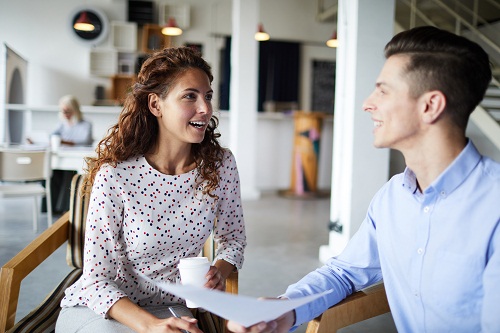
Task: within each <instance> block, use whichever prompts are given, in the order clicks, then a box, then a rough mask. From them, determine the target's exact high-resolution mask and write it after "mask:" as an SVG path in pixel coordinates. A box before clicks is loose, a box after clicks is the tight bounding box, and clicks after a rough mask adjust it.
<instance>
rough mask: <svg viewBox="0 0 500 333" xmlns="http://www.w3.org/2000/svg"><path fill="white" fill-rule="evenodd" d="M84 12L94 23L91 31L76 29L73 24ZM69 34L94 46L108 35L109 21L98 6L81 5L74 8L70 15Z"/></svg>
mask: <svg viewBox="0 0 500 333" xmlns="http://www.w3.org/2000/svg"><path fill="white" fill-rule="evenodd" d="M84 12H85V15H86V17H87V19H88V20H89V21H90V23H92V25H94V30H92V31H82V30H77V29H75V28H74V27H73V26H74V25H75V23H76V21H78V19H79V18H80V16H81V15H82V13H84ZM69 23H70V29H71V34H72V35H73V36H74V37H75V38H76V39H77V40H78V41H79V42H81V43H84V44H87V45H91V46H95V45H98V44H100V43H102V42H103V41H104V39H105V38H106V37H107V35H108V31H109V22H108V18H107V17H106V14H104V12H103V11H101V10H100V9H98V8H95V7H91V6H83V7H78V8H76V9H75V10H74V11H73V12H72V13H71V15H70V22H69Z"/></svg>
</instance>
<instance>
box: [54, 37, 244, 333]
mask: <svg viewBox="0 0 500 333" xmlns="http://www.w3.org/2000/svg"><path fill="white" fill-rule="evenodd" d="M212 79H213V77H212V74H211V69H210V66H209V65H208V64H207V63H206V62H205V60H203V59H202V58H201V56H200V55H199V54H198V53H196V52H195V51H194V50H192V49H191V48H187V47H181V48H167V49H164V50H163V51H159V52H157V53H154V54H153V55H151V56H150V57H149V58H148V59H147V60H146V61H145V62H144V64H143V65H142V68H141V71H140V72H139V75H138V77H137V82H136V83H135V84H134V85H133V87H132V91H131V93H130V94H129V95H128V96H127V98H126V100H125V104H124V107H123V110H122V112H121V114H120V116H119V119H118V123H117V124H116V125H114V126H112V127H111V129H110V130H109V132H108V134H107V136H106V137H105V138H104V139H102V140H101V141H100V143H99V144H98V146H97V149H96V152H97V156H96V157H95V158H89V159H87V161H88V173H89V177H88V179H87V182H86V185H87V188H86V190H87V191H90V187H91V196H90V206H89V213H88V217H87V228H86V231H85V240H86V241H85V254H84V267H83V275H82V277H81V278H80V279H79V280H78V281H77V282H76V283H74V284H73V285H72V286H71V287H69V288H68V289H67V290H66V295H65V298H64V299H63V301H62V302H61V306H62V310H61V313H60V315H59V318H58V321H57V326H56V331H57V332H64V333H71V332H76V331H78V332H81V333H83V332H132V330H134V331H137V332H153V331H154V332H179V330H180V329H184V330H187V331H189V332H191V333H200V330H199V329H198V328H197V327H196V321H192V320H186V319H179V318H172V317H170V318H166V317H167V316H169V311H168V309H167V307H168V305H172V304H179V305H181V306H183V304H184V300H183V299H180V298H179V297H177V296H174V295H171V294H168V293H166V292H164V291H162V290H160V289H159V288H158V286H157V285H156V284H154V283H151V282H149V281H148V278H149V279H152V280H153V281H157V282H171V283H179V282H180V277H179V270H178V268H177V265H178V263H179V260H180V259H181V258H185V257H194V256H197V255H198V254H199V253H200V251H201V249H202V247H203V245H204V243H205V241H206V240H207V239H208V237H209V235H210V233H211V232H212V231H214V236H215V240H216V242H217V245H218V246H217V253H216V258H215V262H214V263H213V266H211V267H210V270H209V272H208V273H207V276H206V277H207V283H206V284H205V286H206V287H207V288H216V289H218V290H225V281H226V278H227V277H228V276H229V274H230V273H231V272H233V271H234V270H235V269H239V268H241V266H242V264H243V251H244V248H245V245H246V236H245V226H244V220H243V210H242V204H241V198H240V182H239V176H238V169H237V167H236V161H235V158H234V156H233V154H232V153H231V152H230V151H229V150H227V149H224V148H222V147H221V146H220V144H219V142H218V137H219V136H220V134H218V132H216V128H217V125H218V120H217V118H216V117H215V116H214V115H213V109H212V95H213V91H212V88H211V82H212ZM216 221H217V223H215V222H216ZM184 310H186V311H187V312H186V313H190V312H189V310H188V309H187V308H185V307H184ZM195 313H196V312H195ZM162 318H163V319H162ZM165 318H166V319H165ZM199 324H200V326H201V327H203V325H202V324H203V322H202V321H201V320H200V321H199ZM204 332H205V333H209V332H210V331H208V330H205V331H204Z"/></svg>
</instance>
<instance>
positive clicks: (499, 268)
mask: <svg viewBox="0 0 500 333" xmlns="http://www.w3.org/2000/svg"><path fill="white" fill-rule="evenodd" d="M498 281H500V220H499V221H497V225H496V228H495V231H494V232H493V235H492V237H491V242H490V246H489V250H488V262H487V263H486V268H485V270H484V275H483V286H484V291H483V294H484V299H483V305H482V315H481V326H482V327H481V332H498V328H499V327H500V316H499V315H498V300H500V288H498Z"/></svg>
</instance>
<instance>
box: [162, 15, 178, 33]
mask: <svg viewBox="0 0 500 333" xmlns="http://www.w3.org/2000/svg"><path fill="white" fill-rule="evenodd" d="M161 33H162V34H164V35H167V36H179V35H182V29H181V28H179V27H178V26H177V22H175V18H173V17H170V18H169V19H168V23H167V24H166V25H165V26H164V27H163V29H161Z"/></svg>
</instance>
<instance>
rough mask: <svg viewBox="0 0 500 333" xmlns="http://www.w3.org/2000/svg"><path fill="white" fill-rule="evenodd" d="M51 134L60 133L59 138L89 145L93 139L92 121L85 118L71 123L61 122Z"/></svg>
mask: <svg viewBox="0 0 500 333" xmlns="http://www.w3.org/2000/svg"><path fill="white" fill-rule="evenodd" d="M52 134H57V135H60V136H61V139H63V140H65V141H71V142H73V143H74V144H75V145H77V146H90V145H91V144H92V142H93V141H94V140H93V138H92V123H90V122H88V121H86V120H80V121H79V122H77V123H75V124H73V125H69V124H68V123H66V122H61V123H60V124H59V126H58V127H57V129H56V130H55V131H54V132H52Z"/></svg>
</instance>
